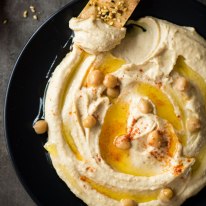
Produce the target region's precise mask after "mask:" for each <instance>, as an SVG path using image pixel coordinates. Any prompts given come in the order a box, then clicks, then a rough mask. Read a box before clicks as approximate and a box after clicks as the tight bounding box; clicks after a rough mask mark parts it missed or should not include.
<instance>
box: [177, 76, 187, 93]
mask: <svg viewBox="0 0 206 206" xmlns="http://www.w3.org/2000/svg"><path fill="white" fill-rule="evenodd" d="M188 87H189V82H188V80H187V79H186V78H185V77H178V79H177V80H176V81H175V88H176V89H177V90H179V91H181V92H183V91H186V90H187V89H188Z"/></svg>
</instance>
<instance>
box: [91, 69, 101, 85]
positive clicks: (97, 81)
mask: <svg viewBox="0 0 206 206" xmlns="http://www.w3.org/2000/svg"><path fill="white" fill-rule="evenodd" d="M103 80H104V74H103V72H101V71H100V70H93V71H92V72H90V74H89V75H88V79H87V83H88V84H89V86H94V87H97V86H99V85H101V84H102V82H103Z"/></svg>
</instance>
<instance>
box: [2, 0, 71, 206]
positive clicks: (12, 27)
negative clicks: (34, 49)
mask: <svg viewBox="0 0 206 206" xmlns="http://www.w3.org/2000/svg"><path fill="white" fill-rule="evenodd" d="M69 1H70V0H43V1H42V0H33V1H32V0H27V1H25V0H16V1H14V0H0V205H1V206H33V205H35V203H34V202H33V201H32V200H31V198H30V197H29V195H28V194H27V193H26V192H25V190H24V189H23V187H22V185H21V183H20V182H19V180H18V178H17V176H16V174H15V172H14V169H13V167H12V165H11V162H10V159H9V155H8V152H7V149H6V144H5V139H4V131H3V104H4V97H5V92H6V87H7V84H8V79H9V76H10V73H11V71H12V68H13V66H14V63H15V61H16V59H17V57H18V55H19V53H20V52H21V50H22V48H23V46H24V45H25V44H26V42H27V41H28V39H29V38H30V36H31V35H32V34H33V33H34V32H35V30H36V29H37V28H38V27H39V26H40V25H41V24H42V23H43V22H44V21H45V20H46V19H47V18H48V17H49V16H51V14H52V13H54V12H56V11H57V10H58V9H59V8H61V7H63V6H64V5H65V4H66V3H68V2H69ZM30 5H34V6H35V8H36V10H37V15H38V16H39V20H38V21H36V20H33V19H32V15H31V12H30V11H29V6H30ZM26 9H27V10H28V11H29V16H28V18H27V19H24V18H23V17H22V14H23V11H24V10H26ZM38 12H40V14H38ZM5 19H8V23H7V24H3V23H2V22H3V21H4V20H5Z"/></svg>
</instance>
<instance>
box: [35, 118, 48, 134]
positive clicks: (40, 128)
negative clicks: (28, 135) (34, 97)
mask: <svg viewBox="0 0 206 206" xmlns="http://www.w3.org/2000/svg"><path fill="white" fill-rule="evenodd" d="M33 128H34V131H35V132H36V133H37V134H44V133H45V132H47V130H48V124H47V122H46V121H45V120H38V121H37V122H35V124H34V125H33Z"/></svg>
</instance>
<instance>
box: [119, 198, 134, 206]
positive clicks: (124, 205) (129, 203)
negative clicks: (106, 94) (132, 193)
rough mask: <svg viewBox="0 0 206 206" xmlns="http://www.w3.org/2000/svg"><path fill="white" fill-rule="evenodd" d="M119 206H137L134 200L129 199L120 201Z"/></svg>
mask: <svg viewBox="0 0 206 206" xmlns="http://www.w3.org/2000/svg"><path fill="white" fill-rule="evenodd" d="M120 205H121V206H137V203H136V202H135V201H134V200H130V199H122V200H121V204H120Z"/></svg>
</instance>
